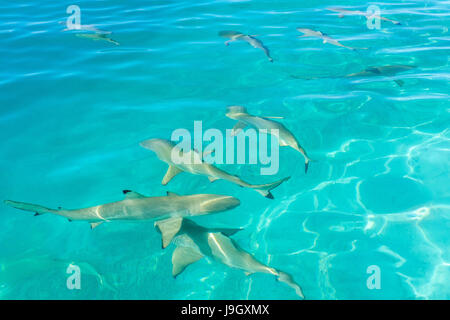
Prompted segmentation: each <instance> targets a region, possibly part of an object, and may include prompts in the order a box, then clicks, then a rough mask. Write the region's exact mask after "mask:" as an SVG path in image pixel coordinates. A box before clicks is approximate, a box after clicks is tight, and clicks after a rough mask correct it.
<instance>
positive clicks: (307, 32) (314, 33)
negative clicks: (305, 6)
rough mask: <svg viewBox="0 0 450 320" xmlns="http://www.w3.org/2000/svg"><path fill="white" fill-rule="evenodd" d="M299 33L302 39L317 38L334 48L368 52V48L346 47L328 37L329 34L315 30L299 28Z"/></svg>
mask: <svg viewBox="0 0 450 320" xmlns="http://www.w3.org/2000/svg"><path fill="white" fill-rule="evenodd" d="M297 31H299V32H301V33H303V35H302V36H299V37H300V38H301V37H317V38H320V39H322V40H323V43H329V44H332V45H334V46H338V47H343V48H347V49H350V50H359V49H363V50H366V49H367V48H352V47H348V46H344V45H343V44H342V43H340V42H339V41H337V40H335V39H333V38H331V37H330V36H328V35H327V34H325V33H323V32H321V31H315V30H311V29H306V28H297Z"/></svg>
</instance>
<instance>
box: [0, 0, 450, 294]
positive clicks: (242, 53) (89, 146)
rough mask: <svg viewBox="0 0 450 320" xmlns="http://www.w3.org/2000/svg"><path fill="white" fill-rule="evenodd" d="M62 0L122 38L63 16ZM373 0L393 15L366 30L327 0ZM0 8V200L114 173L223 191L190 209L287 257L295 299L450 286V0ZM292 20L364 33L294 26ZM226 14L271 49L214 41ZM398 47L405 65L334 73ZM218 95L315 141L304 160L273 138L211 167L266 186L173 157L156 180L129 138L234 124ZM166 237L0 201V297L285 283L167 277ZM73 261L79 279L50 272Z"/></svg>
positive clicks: (75, 190) (172, 186)
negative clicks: (261, 159) (217, 208)
mask: <svg viewBox="0 0 450 320" xmlns="http://www.w3.org/2000/svg"><path fill="white" fill-rule="evenodd" d="M72 4H76V5H78V6H79V7H80V9H81V23H82V24H83V25H95V26H96V27H97V28H98V29H101V30H106V31H110V32H112V33H111V34H108V35H107V36H108V37H109V38H111V39H113V40H114V41H116V42H117V43H118V44H115V43H113V42H109V41H101V40H98V41H94V40H93V39H90V38H83V37H79V36H76V34H77V33H80V32H81V31H74V30H69V31H63V29H64V28H65V23H66V20H67V18H68V17H69V16H70V14H68V13H66V9H67V7H68V6H70V5H72ZM369 5H376V6H377V7H379V8H380V10H381V15H382V16H383V17H387V18H390V19H393V20H396V21H399V22H401V24H394V23H391V22H389V21H381V26H380V28H379V29H377V28H375V29H373V28H369V27H368V25H367V24H366V18H365V17H363V16H357V15H350V16H345V17H343V18H339V16H338V15H339V14H338V13H336V12H332V11H329V10H327V8H329V7H340V8H345V9H348V10H360V11H363V12H366V10H367V8H368V7H369ZM0 10H1V20H0V43H1V45H0V62H1V64H0V65H1V66H2V67H1V68H0V134H1V136H2V140H1V142H0V144H1V148H0V166H1V168H2V169H1V171H0V199H2V200H6V199H10V200H17V201H24V202H30V203H37V204H41V205H44V206H47V207H50V208H57V207H59V206H61V207H63V208H83V207H88V206H93V205H97V204H103V203H108V202H113V201H118V200H121V199H123V194H122V190H124V189H130V190H135V191H137V192H139V193H142V194H145V195H148V196H162V195H164V194H165V193H166V192H167V191H172V192H176V193H179V194H195V193H215V194H225V195H232V196H235V197H237V198H239V199H240V201H241V205H240V206H239V207H237V208H235V209H233V210H231V211H226V212H222V213H218V214H215V215H210V216H202V217H198V218H195V222H196V223H198V224H200V225H203V226H207V227H229V228H243V230H242V231H240V232H239V233H237V234H235V235H233V236H232V238H233V239H234V240H235V242H236V243H238V244H239V246H240V247H241V248H243V249H245V250H246V251H247V252H249V253H251V254H252V255H254V256H255V257H256V258H257V259H258V260H260V261H261V262H263V263H264V264H267V265H269V266H271V267H274V268H277V269H281V270H283V271H285V272H287V273H289V274H291V275H292V276H293V277H294V279H295V281H296V282H298V283H299V284H300V285H301V287H302V289H303V293H304V295H305V297H306V299H450V237H449V230H450V220H449V219H450V189H449V185H450V175H449V160H450V132H449V125H450V115H449V108H450V86H449V80H450V63H449V56H450V33H449V27H450V2H449V1H435V0H432V1H424V0H407V1H391V2H370V3H363V2H361V1H356V0H345V1H339V2H331V1H328V0H327V1H315V0H308V1H293V0H284V1H276V2H275V1H259V0H258V1H256V0H254V1H238V0H236V1H225V0H223V1H220V0H219V1H211V0H200V1H181V0H180V1H172V0H167V1H137V0H130V1H119V0H116V1H84V0H80V1H77V2H76V3H73V2H72V1H49V0H42V1H39V4H37V3H36V2H33V1H30V0H19V1H3V2H1V4H0ZM61 22H62V23H61ZM298 27H300V28H309V29H313V30H320V31H322V32H323V33H326V34H328V35H329V36H331V37H333V38H334V39H337V40H339V41H340V43H342V44H344V45H346V46H352V47H357V48H368V49H361V50H350V49H347V48H343V47H338V46H335V45H332V44H329V43H323V41H322V40H321V39H318V38H313V37H302V38H299V37H298V36H300V35H301V33H299V32H298V31H297V30H296V28H298ZM222 30H234V31H239V32H242V33H244V34H249V35H255V37H256V38H257V39H259V40H261V41H262V42H263V43H264V45H265V46H266V47H267V48H269V50H270V54H271V56H272V57H273V59H274V61H273V63H271V62H269V61H268V59H267V57H266V56H265V55H264V52H263V51H261V50H259V49H256V48H253V47H251V46H250V45H249V44H248V43H245V42H243V41H235V42H232V43H230V45H229V46H225V44H224V42H225V41H226V40H227V39H224V38H222V37H220V36H219V35H218V33H219V32H220V31H222ZM85 33H89V32H85ZM91 34H92V32H91ZM396 65H407V66H413V68H412V69H410V70H406V71H404V72H399V73H397V74H387V75H384V74H382V73H381V74H377V73H376V72H372V74H368V75H363V76H360V77H346V75H348V74H352V73H358V72H361V71H364V70H366V69H367V68H369V67H379V66H396ZM369 73H370V72H369ZM394 80H401V81H398V82H399V83H400V84H398V83H397V82H396V81H394ZM229 105H242V106H245V107H246V108H247V109H248V111H249V112H250V113H251V114H254V115H259V116H281V117H284V120H277V121H280V122H282V123H283V124H284V125H285V126H286V127H287V128H288V129H289V130H290V131H291V132H292V133H293V134H294V135H295V136H296V137H297V138H298V140H299V141H300V143H301V145H302V146H303V147H304V148H305V150H306V151H307V152H308V154H309V156H310V157H311V159H312V160H313V162H311V164H310V167H309V170H308V173H307V174H305V172H304V158H303V157H302V155H301V154H299V153H298V152H296V151H294V150H293V149H290V148H285V147H283V148H280V157H279V163H280V167H279V171H278V173H277V174H276V175H274V176H261V175H260V174H259V169H260V166H259V165H250V164H243V165H223V166H220V167H221V168H224V169H226V170H227V171H229V172H230V173H232V174H236V175H239V176H240V177H242V178H243V179H244V180H246V181H251V182H254V183H266V182H271V181H275V180H278V179H281V178H283V177H286V176H290V177H291V178H290V180H289V181H287V182H285V183H283V184H282V185H280V186H279V187H277V188H276V189H274V190H273V195H274V197H275V199H273V200H270V199H266V198H263V197H261V196H260V195H258V194H257V193H256V192H254V191H253V190H251V189H247V188H240V187H239V186H237V185H234V184H232V183H230V182H227V181H223V180H219V181H216V182H214V183H210V182H209V181H208V179H207V178H206V177H202V176H194V175H190V174H188V173H181V174H180V175H178V176H177V177H175V178H174V179H173V180H172V181H171V182H170V183H169V184H168V185H167V186H162V185H161V180H162V178H163V176H164V174H165V172H166V170H167V165H166V164H165V163H163V162H162V161H160V160H158V158H157V157H156V155H155V154H154V153H153V152H151V151H149V150H146V149H144V148H142V147H140V145H139V142H141V141H143V140H145V139H149V138H163V139H170V136H171V134H172V132H173V130H175V129H177V128H186V129H188V130H190V131H192V130H193V127H194V121H202V124H203V128H204V129H207V128H217V129H219V130H222V131H224V130H225V129H229V128H232V127H233V126H234V124H235V121H233V120H231V119H229V118H227V117H225V112H226V107H227V106H229ZM173 250H174V245H173V244H172V245H171V246H169V247H168V248H166V249H164V250H163V249H161V238H160V234H159V233H158V232H157V231H156V230H155V228H154V226H153V221H144V222H118V221H116V222H110V223H105V224H102V225H101V226H99V227H97V228H96V229H94V230H91V229H90V227H89V224H88V223H86V222H69V221H68V220H67V219H65V218H63V217H60V216H56V215H52V214H44V215H40V216H36V217H35V216H33V214H32V213H30V212H25V211H20V210H17V209H14V208H11V207H8V206H7V205H5V204H4V203H3V202H1V203H0V298H1V299H297V298H298V297H297V296H296V294H295V292H294V290H292V288H290V287H288V286H287V285H285V284H283V283H280V282H277V281H276V279H275V278H274V277H273V276H271V275H268V274H260V273H259V274H253V275H249V276H246V275H245V274H244V273H243V272H242V271H241V270H238V269H232V268H229V267H227V266H225V265H223V264H220V263H218V262H215V261H214V260H211V259H202V260H200V261H198V262H196V263H194V264H192V265H190V266H188V267H187V268H186V270H185V271H184V272H183V273H182V274H180V275H179V276H178V277H177V278H176V279H174V278H173V277H172V263H171V257H172V252H173ZM70 265H77V266H79V267H80V269H81V289H79V290H77V289H74V290H70V289H69V288H68V287H67V285H66V284H67V283H66V281H67V279H68V277H69V276H70V274H68V273H67V272H66V271H67V268H68V266H70ZM368 270H369V272H368ZM370 270H378V273H377V274H375V275H378V276H379V277H378V278H377V279H378V280H379V283H378V285H377V286H376V287H375V288H373V287H371V285H370V283H373V282H371V279H372V280H373V278H370V277H371V276H373V275H374V273H372V272H371V271H370ZM368 282H369V283H368Z"/></svg>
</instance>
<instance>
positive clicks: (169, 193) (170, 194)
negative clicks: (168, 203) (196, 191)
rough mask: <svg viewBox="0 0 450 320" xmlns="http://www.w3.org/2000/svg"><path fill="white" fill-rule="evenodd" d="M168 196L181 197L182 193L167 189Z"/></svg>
mask: <svg viewBox="0 0 450 320" xmlns="http://www.w3.org/2000/svg"><path fill="white" fill-rule="evenodd" d="M167 196H168V197H179V196H180V195H179V194H178V193H175V192H171V191H167Z"/></svg>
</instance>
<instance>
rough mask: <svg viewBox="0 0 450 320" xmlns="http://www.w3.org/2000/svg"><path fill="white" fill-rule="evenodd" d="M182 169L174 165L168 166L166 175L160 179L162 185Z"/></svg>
mask: <svg viewBox="0 0 450 320" xmlns="http://www.w3.org/2000/svg"><path fill="white" fill-rule="evenodd" d="M181 171H182V170H180V169H178V168H177V167H175V166H169V169H167V172H166V175H165V176H164V178H163V180H162V184H163V186H165V185H166V184H168V183H169V182H170V180H172V178H173V177H175V176H176V175H177V174H179V173H180V172H181Z"/></svg>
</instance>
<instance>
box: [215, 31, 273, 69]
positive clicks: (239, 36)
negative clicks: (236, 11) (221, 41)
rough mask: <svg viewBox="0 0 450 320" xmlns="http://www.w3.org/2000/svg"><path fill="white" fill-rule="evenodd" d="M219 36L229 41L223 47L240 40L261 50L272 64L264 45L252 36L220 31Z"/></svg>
mask: <svg viewBox="0 0 450 320" xmlns="http://www.w3.org/2000/svg"><path fill="white" fill-rule="evenodd" d="M219 36H221V37H225V38H229V39H230V40H228V41H226V42H225V45H227V46H228V45H229V44H230V42H233V41H236V40H242V41H245V42H248V43H249V44H250V45H251V46H252V47H253V48H257V49H261V50H262V51H264V54H265V55H266V56H267V58H268V59H269V61H270V62H273V59H272V57H271V56H270V52H269V49H268V48H267V47H265V46H264V44H263V43H262V42H261V41H260V40H258V39H256V38H255V36H252V35H245V34H243V33H240V32H237V31H220V32H219Z"/></svg>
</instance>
